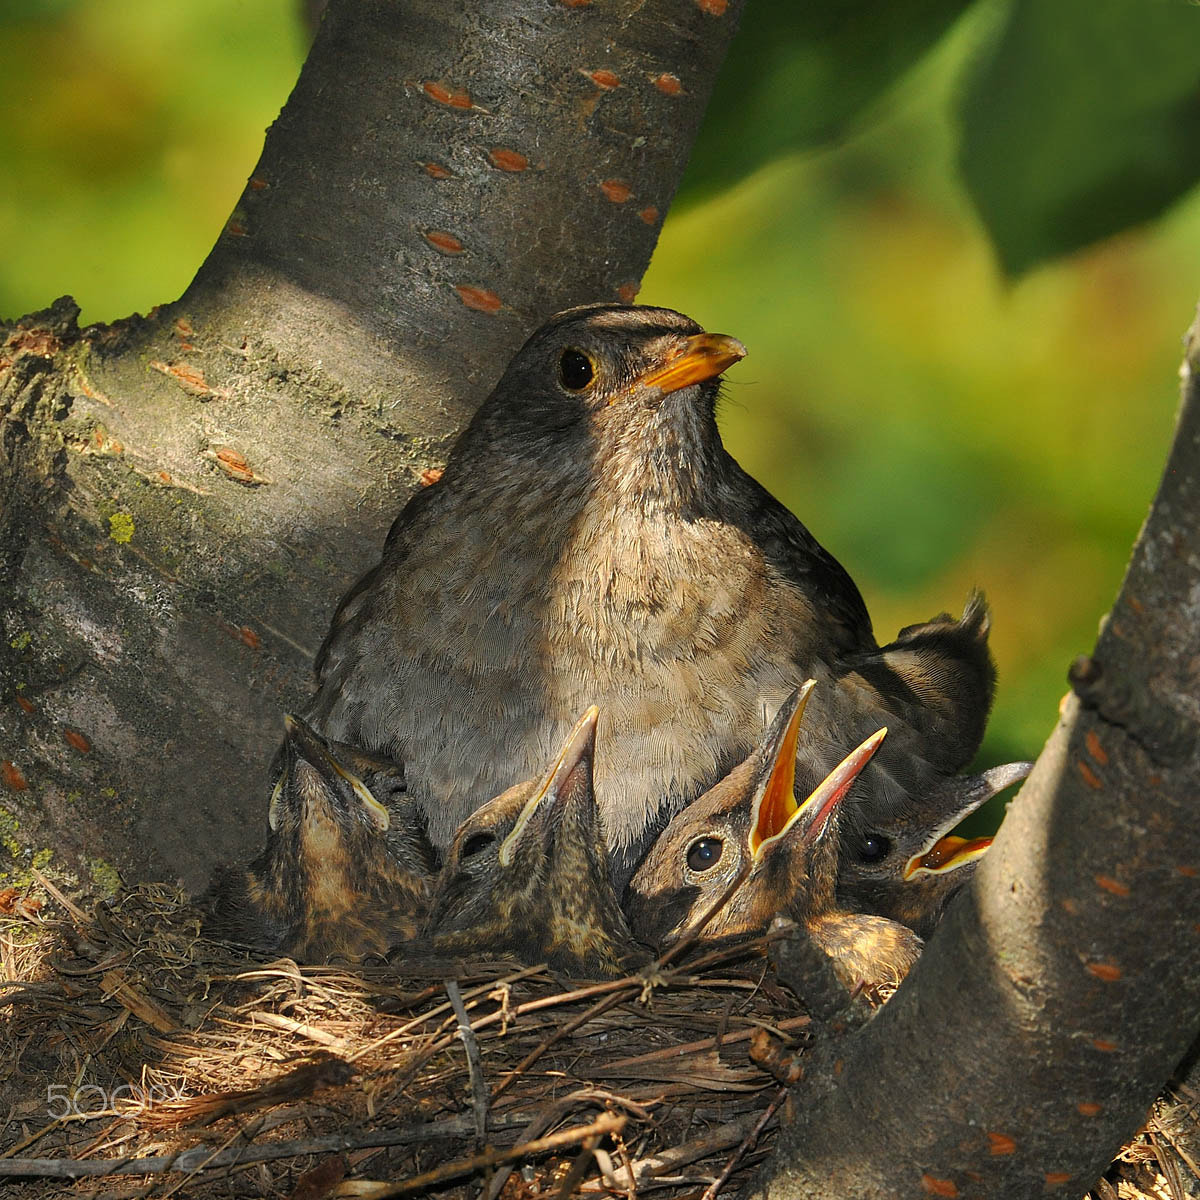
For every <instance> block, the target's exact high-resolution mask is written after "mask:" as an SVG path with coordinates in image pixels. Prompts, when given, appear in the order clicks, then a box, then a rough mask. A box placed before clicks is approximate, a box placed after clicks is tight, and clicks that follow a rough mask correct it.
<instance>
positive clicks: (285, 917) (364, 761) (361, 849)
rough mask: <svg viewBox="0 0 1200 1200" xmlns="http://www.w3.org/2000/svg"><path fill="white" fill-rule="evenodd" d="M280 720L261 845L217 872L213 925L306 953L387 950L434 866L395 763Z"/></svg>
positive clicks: (209, 898) (418, 905) (209, 903)
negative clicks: (243, 864) (237, 864)
mask: <svg viewBox="0 0 1200 1200" xmlns="http://www.w3.org/2000/svg"><path fill="white" fill-rule="evenodd" d="M284 725H285V728H286V734H285V738H284V742H283V745H282V747H281V748H280V751H279V753H278V755H277V756H276V759H275V764H274V769H273V774H274V785H273V787H272V790H271V797H270V802H269V805H268V810H267V825H268V831H267V842H266V846H265V847H264V849H263V851H262V853H260V854H259V855H258V857H257V858H256V859H255V860H254V861H253V862H252V863H251V864H250V865H249V867H247V868H245V869H238V868H223V869H222V870H221V871H219V872H218V873H217V875H216V876H215V877H214V880H213V884H212V885H211V886H210V888H209V891H208V893H207V895H206V897H205V903H206V907H208V909H209V911H210V914H211V917H210V921H209V929H210V931H211V932H213V933H215V934H216V935H218V936H224V937H228V938H230V939H231V940H236V941H244V942H247V943H249V944H251V945H257V946H261V947H263V948H266V949H271V950H276V951H280V952H284V953H289V954H292V955H294V956H295V957H297V958H300V959H304V960H307V961H320V960H322V959H327V958H331V957H340V958H362V957H366V956H368V955H372V954H383V953H384V952H385V951H386V950H387V948H388V946H389V945H390V943H391V942H392V941H393V940H395V938H396V937H401V936H406V935H407V934H408V933H411V932H412V931H415V929H416V926H417V923H418V921H419V919H420V916H421V915H422V913H423V911H424V907H425V903H426V898H427V895H428V891H429V887H430V884H431V881H432V879H433V873H434V870H435V868H436V855H435V853H434V851H433V848H432V846H431V845H430V843H429V841H428V839H427V838H426V836H425V831H424V819H423V817H422V815H421V813H420V810H419V809H418V808H417V806H416V805H413V804H411V803H409V802H408V800H407V797H406V795H405V785H404V770H403V767H402V766H400V764H398V763H394V762H391V761H389V760H387V759H383V758H380V757H378V756H375V755H371V754H367V753H366V752H364V751H361V750H359V749H357V748H355V747H352V746H347V745H343V744H341V743H338V742H332V741H329V740H327V739H326V738H323V737H322V736H321V735H320V734H318V733H317V732H316V731H315V730H313V729H312V728H310V727H309V726H308V725H307V724H306V723H305V722H304V721H302V720H301V719H300V718H299V717H293V716H287V717H285V718H284Z"/></svg>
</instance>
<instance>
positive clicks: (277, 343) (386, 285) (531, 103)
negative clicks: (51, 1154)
mask: <svg viewBox="0 0 1200 1200" xmlns="http://www.w3.org/2000/svg"><path fill="white" fill-rule="evenodd" d="M739 10H740V3H737V2H735V3H731V4H730V5H729V6H728V8H727V9H726V7H725V5H724V4H723V3H715V2H711V0H710V2H708V3H705V4H703V5H701V4H698V3H695V2H693V0H649V2H641V0H613V2H612V3H607V4H599V3H597V4H587V3H570V2H553V0H545V2H543V3H538V4H530V3H528V0H494V2H493V3H490V4H489V5H487V6H486V8H485V9H480V8H479V7H478V6H466V5H463V6H455V5H446V4H440V3H434V2H433V0H408V2H406V3H393V2H382V0H348V2H342V3H337V2H335V3H333V4H331V5H330V8H329V11H328V12H327V14H326V16H325V18H324V20H323V22H322V24H321V27H320V30H319V32H318V35H317V38H316V41H315V43H314V46H313V49H312V52H311V54H310V56H309V58H308V61H307V62H306V64H305V67H304V70H303V72H302V74H301V76H300V80H299V82H298V83H297V85H296V88H295V91H294V92H293V94H292V96H291V98H290V99H289V101H288V103H287V106H286V107H285V109H284V111H283V112H282V114H281V115H280V117H279V119H278V121H277V122H276V123H275V125H274V126H273V128H272V129H271V130H270V132H269V134H268V137H267V140H266V145H265V147H264V150H263V154H262V158H261V161H260V162H259V164H258V166H257V167H256V169H255V171H254V174H253V176H252V177H251V179H250V180H249V182H248V184H247V187H246V190H245V192H244V194H243V196H242V199H241V201H240V203H239V205H238V207H237V210H236V211H235V212H234V214H233V216H232V217H231V219H230V221H229V223H228V225H227V226H226V227H225V230H224V231H223V233H222V235H221V237H220V239H219V240H218V242H217V244H216V246H215V247H214V249H213V251H212V253H211V254H210V256H209V258H208V260H207V261H206V262H205V263H204V265H203V267H202V268H201V270H200V271H199V273H198V275H197V276H196V279H195V281H194V282H193V283H192V285H191V286H190V287H189V288H188V290H187V292H186V293H185V295H184V296H183V297H182V298H181V299H180V300H178V301H177V302H175V303H173V304H171V305H169V306H167V307H164V308H161V309H158V310H156V311H155V312H153V313H151V314H150V316H149V317H148V318H145V319H142V318H131V319H130V320H127V321H122V322H118V323H117V324H115V325H112V326H108V327H94V328H90V329H86V330H82V331H81V330H79V329H78V328H77V327H76V325H75V319H74V313H75V310H74V308H73V306H72V305H71V304H70V302H69V301H64V302H61V303H59V304H58V305H56V306H55V308H54V309H53V310H51V311H48V312H46V313H43V314H34V315H33V316H31V317H28V318H24V319H22V320H21V321H19V322H16V323H14V324H13V325H9V326H0V447H2V456H0V496H2V497H3V508H2V510H0V608H2V613H0V617H2V621H3V634H4V636H3V639H2V641H0V760H3V763H2V772H0V846H3V849H0V886H2V885H3V884H4V883H6V882H21V881H22V880H23V879H24V878H27V872H28V868H29V865H30V859H31V857H32V856H34V855H36V856H37V860H38V862H39V863H42V864H44V863H46V861H47V855H50V856H51V858H50V860H49V861H50V865H51V866H52V868H54V869H58V870H59V871H60V873H61V875H62V876H63V877H64V878H66V879H68V880H70V879H71V877H72V876H78V877H79V879H80V882H81V883H83V884H85V885H86V884H88V883H89V882H92V881H96V882H98V883H100V884H111V882H112V879H113V872H112V870H111V868H112V866H114V865H115V866H116V867H117V868H119V869H120V870H121V871H122V872H124V873H125V874H126V875H127V876H128V877H130V878H137V877H148V876H153V877H164V876H165V877H168V878H171V877H179V878H181V879H182V880H183V882H184V883H185V884H187V885H188V886H192V887H194V886H197V885H198V884H200V883H201V882H202V881H203V879H204V878H205V876H206V874H207V871H208V869H209V866H210V865H211V863H212V862H213V861H215V860H217V859H222V858H237V857H241V856H243V855H244V854H245V852H246V850H247V848H248V847H250V846H252V845H253V844H254V843H256V842H257V841H258V839H259V836H260V831H261V828H262V820H263V812H264V806H263V801H264V796H265V792H264V788H263V785H264V781H265V778H266V772H267V767H268V764H269V761H270V758H271V754H272V750H273V748H274V746H275V744H276V743H277V742H278V740H279V736H280V728H281V726H280V717H281V714H282V712H284V711H285V710H288V709H291V708H295V707H297V706H298V705H300V704H301V703H302V701H303V698H304V697H305V695H306V694H307V692H308V690H309V671H310V665H311V659H312V655H313V653H314V651H315V650H316V648H317V646H318V645H319V643H320V641H321V638H322V636H323V634H324V631H325V628H326V626H327V624H328V620H329V617H330V615H331V614H332V611H333V608H334V606H335V605H336V602H337V600H338V598H339V596H340V595H341V594H342V592H343V591H344V590H345V589H346V588H347V586H348V585H349V584H350V583H351V582H353V580H354V579H355V578H356V577H357V576H358V575H359V573H360V572H361V571H362V570H364V569H365V568H366V567H367V566H369V565H370V564H371V563H372V562H373V561H374V559H375V558H376V557H377V555H378V552H379V548H380V545H381V542H382V538H383V535H384V533H385V532H386V529H387V526H388V523H389V521H390V519H391V517H392V516H394V515H395V513H396V512H398V511H399V509H400V507H401V505H402V504H403V502H404V500H405V499H406V497H407V495H408V494H409V493H410V491H411V490H412V489H413V488H414V487H415V486H417V485H418V482H419V478H420V475H421V472H422V470H423V469H425V468H427V467H430V466H432V465H436V464H437V463H438V462H439V461H440V460H441V459H442V458H443V457H444V455H445V453H446V450H447V448H448V446H449V445H450V443H451V441H452V440H453V437H454V434H455V433H456V431H457V430H458V429H459V428H460V427H461V425H462V424H463V423H464V422H465V420H466V419H467V417H468V416H469V415H470V413H471V411H472V410H473V408H474V407H475V406H476V405H477V404H478V403H479V402H480V401H481V400H482V399H483V397H484V396H485V395H486V393H487V392H488V390H489V388H490V386H491V384H492V382H493V381H494V380H495V379H496V378H497V377H498V375H499V373H500V371H501V370H502V368H503V366H504V364H505V362H506V360H507V358H508V357H509V355H510V354H511V353H512V352H513V351H514V350H515V349H516V348H517V346H518V345H519V344H520V343H521V341H523V340H524V338H525V336H527V335H528V333H530V332H531V331H532V329H533V328H535V327H536V326H537V325H538V324H539V323H540V322H541V321H542V320H543V319H544V318H545V317H546V316H548V315H549V314H550V313H551V312H554V311H556V310H558V309H561V308H564V307H567V306H569V305H571V304H576V303H582V302H586V301H592V300H603V299H616V298H617V297H618V296H622V297H625V298H630V297H631V296H632V294H633V292H634V290H635V289H636V287H637V284H638V281H639V280H640V278H641V275H642V272H643V271H644V269H645V266H646V264H647V262H648V260H649V255H650V251H651V249H652V248H653V245H654V242H655V239H656V237H657V233H658V230H659V227H660V225H661V220H662V215H663V214H664V213H665V212H666V210H667V208H668V206H669V204H670V201H671V198H672V195H673V193H674V190H675V187H676V184H677V183H678V180H679V177H680V175H681V174H682V170H683V166H684V163H685V162H686V160H687V155H688V152H689V150H690V147H691V143H692V140H693V138H694V135H695V132H696V129H697V127H698V124H699V121H700V117H701V114H702V112H703V108H704V104H705V101H706V99H707V96H708V93H709V91H710V89H711V86H712V82H713V78H714V76H715V73H716V70H717V67H718V65H719V63H720V61H721V59H722V57H723V55H724V52H725V49H726V47H727V45H728V42H729V39H730V37H731V36H732V33H733V29H734V27H735V23H736V18H737V14H738V11H739Z"/></svg>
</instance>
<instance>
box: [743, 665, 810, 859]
mask: <svg viewBox="0 0 1200 1200" xmlns="http://www.w3.org/2000/svg"><path fill="white" fill-rule="evenodd" d="M816 685H817V681H816V680H815V679H808V680H805V682H804V683H802V684H801V685H800V687H798V688H797V689H796V690H795V691H794V692H793V693H792V694H791V695H790V696H789V697H788V698H787V699H786V700H785V701H784V702H783V704H782V705H780V708H779V712H778V713H776V715H775V720H774V721H772V722H771V725H770V727H769V728H768V729H767V735H766V738H765V751H764V754H763V757H764V760H765V761H764V764H763V766H764V768H765V770H766V778H765V780H764V781H763V783H762V784H761V785H760V787H759V789H758V792H757V794H756V796H755V798H754V801H753V807H752V810H751V814H750V853H751V854H752V855H753V854H757V853H758V848H759V846H760V845H762V843H763V842H764V841H766V840H767V838H769V837H774V836H775V835H776V834H778V833H779V832H781V831H782V830H783V828H784V827H785V826H786V825H787V823H788V821H790V820H791V818H792V817H793V816H794V815H795V813H796V811H797V805H796V743H797V742H798V741H799V738H800V722H801V720H803V718H804V710H805V708H807V707H808V697H809V695H810V694H811V693H812V690H813V688H814V687H816Z"/></svg>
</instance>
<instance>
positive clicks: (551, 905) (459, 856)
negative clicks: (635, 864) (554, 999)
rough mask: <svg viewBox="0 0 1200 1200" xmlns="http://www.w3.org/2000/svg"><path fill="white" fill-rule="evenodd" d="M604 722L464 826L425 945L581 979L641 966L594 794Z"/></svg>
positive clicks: (586, 721) (577, 735)
mask: <svg viewBox="0 0 1200 1200" xmlns="http://www.w3.org/2000/svg"><path fill="white" fill-rule="evenodd" d="M596 716H597V714H596V710H595V709H594V708H593V709H589V710H588V711H587V712H586V713H585V714H584V716H583V717H582V718H581V719H580V721H579V722H578V724H577V725H576V727H575V729H574V730H572V732H571V734H570V735H569V736H568V738H567V741H566V743H565V744H564V746H563V747H562V750H561V751H560V752H559V754H558V755H557V756H556V757H555V758H553V759H552V760H551V763H550V766H549V768H548V769H547V771H546V772H545V773H544V774H543V775H542V776H541V777H540V778H539V779H537V780H531V781H528V782H525V783H521V784H517V785H516V786H515V787H512V788H509V789H508V790H507V791H505V792H503V793H501V795H499V796H497V797H495V798H494V799H493V800H491V801H489V802H488V803H487V804H485V805H483V806H482V807H481V808H479V809H478V810H477V811H476V812H474V813H472V814H471V816H469V817H468V818H467V820H466V821H465V822H464V823H463V824H462V826H461V827H460V828H459V830H458V831H457V833H456V834H455V836H454V840H453V842H452V843H451V845H450V849H449V852H448V853H447V855H446V863H445V866H444V867H443V868H442V872H441V875H440V877H439V879H438V883H437V887H436V890H435V893H434V896H433V900H432V903H431V905H430V910H429V916H428V918H427V920H426V922H425V924H424V926H423V928H422V930H421V936H420V938H419V942H420V944H421V945H422V946H423V947H426V948H428V949H429V950H430V951H432V952H433V953H435V954H439V955H453V956H459V957H461V956H475V957H479V956H481V955H482V956H492V955H511V956H513V957H515V958H517V959H518V960H520V961H521V962H525V963H539V962H546V963H549V965H550V966H551V967H552V968H554V969H555V970H559V971H562V972H564V973H565V974H568V975H571V976H575V977H580V976H583V977H592V978H594V977H597V976H614V975H618V974H621V973H623V971H624V970H625V969H626V968H627V967H628V966H629V965H630V964H632V963H633V962H634V961H636V959H637V958H638V954H637V952H636V950H635V948H634V946H633V944H632V941H631V939H630V935H629V929H628V926H627V925H626V923H625V918H624V915H623V913H622V912H621V909H620V906H619V905H618V903H617V897H616V894H615V892H614V891H613V888H612V884H611V882H610V881H609V877H608V862H607V856H606V848H605V842H604V831H603V828H602V826H601V822H600V814H599V811H598V809H597V807H596V800H595V796H594V794H593V790H592V765H593V762H594V759H595V747H596Z"/></svg>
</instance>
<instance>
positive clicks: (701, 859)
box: [687, 837, 725, 871]
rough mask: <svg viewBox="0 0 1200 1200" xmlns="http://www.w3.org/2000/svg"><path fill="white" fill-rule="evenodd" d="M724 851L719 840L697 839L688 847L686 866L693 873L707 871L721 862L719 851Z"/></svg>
mask: <svg viewBox="0 0 1200 1200" xmlns="http://www.w3.org/2000/svg"><path fill="white" fill-rule="evenodd" d="M724 849H725V843H724V842H722V841H721V839H720V838H714V837H702V838H697V839H696V840H695V841H694V842H693V843H692V844H691V845H690V846H689V847H688V852H687V865H688V866H689V867H691V869H692V870H693V871H707V870H708V869H709V868H710V867H715V866H716V865H717V863H719V862H720V861H721V851H722V850H724Z"/></svg>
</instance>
